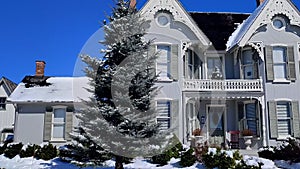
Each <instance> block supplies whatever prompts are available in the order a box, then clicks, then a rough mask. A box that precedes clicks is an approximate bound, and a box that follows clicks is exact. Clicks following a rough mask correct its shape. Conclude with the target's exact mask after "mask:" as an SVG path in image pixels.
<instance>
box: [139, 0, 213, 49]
mask: <svg viewBox="0 0 300 169" xmlns="http://www.w3.org/2000/svg"><path fill="white" fill-rule="evenodd" d="M161 10H165V11H169V12H170V13H172V15H173V17H174V20H175V21H177V22H181V23H184V24H185V25H186V26H188V27H189V28H190V29H191V30H192V31H193V32H194V33H195V35H196V37H197V38H198V39H199V41H200V42H201V43H202V44H203V45H204V46H209V45H210V44H211V41H210V40H209V38H207V36H206V35H205V33H203V32H202V30H201V29H199V27H198V26H197V24H196V23H195V21H194V20H193V18H192V17H191V16H190V15H189V13H188V12H187V11H186V10H185V8H184V7H183V5H182V4H181V3H180V1H179V0H148V1H147V2H146V3H145V4H144V6H143V7H142V8H141V10H140V12H141V13H142V14H143V16H144V17H145V18H146V19H150V20H151V19H154V16H155V14H156V12H158V11H161Z"/></svg>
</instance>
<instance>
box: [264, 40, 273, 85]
mask: <svg viewBox="0 0 300 169" xmlns="http://www.w3.org/2000/svg"><path fill="white" fill-rule="evenodd" d="M265 54H266V56H265V57H266V73H267V80H268V81H273V80H274V65H273V48H272V47H271V46H266V47H265Z"/></svg>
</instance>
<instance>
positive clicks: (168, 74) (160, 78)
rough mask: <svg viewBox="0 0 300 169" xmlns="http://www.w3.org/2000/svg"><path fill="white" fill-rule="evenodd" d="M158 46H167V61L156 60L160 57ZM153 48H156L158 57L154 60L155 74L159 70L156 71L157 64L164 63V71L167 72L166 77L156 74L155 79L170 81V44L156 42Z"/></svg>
mask: <svg viewBox="0 0 300 169" xmlns="http://www.w3.org/2000/svg"><path fill="white" fill-rule="evenodd" d="M159 46H166V47H169V51H168V52H169V53H168V55H167V63H159V62H158V60H159V57H161V55H160V53H159V50H158V48H159ZM155 49H156V52H158V58H157V59H156V61H155V70H156V74H157V75H159V74H160V73H161V72H159V71H158V64H166V67H167V70H166V73H167V76H166V77H164V76H163V77H161V76H158V77H157V80H158V81H172V79H170V77H171V57H172V56H171V55H172V51H171V50H172V49H171V44H169V43H157V44H155Z"/></svg>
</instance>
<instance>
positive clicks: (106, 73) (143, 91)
mask: <svg viewBox="0 0 300 169" xmlns="http://www.w3.org/2000/svg"><path fill="white" fill-rule="evenodd" d="M129 4H133V3H130V2H128V1H125V0H118V1H117V3H116V7H114V8H113V14H112V15H111V16H110V17H109V24H106V25H104V33H105V39H104V41H103V42H102V43H103V44H104V46H105V47H106V49H104V50H103V52H104V53H105V55H104V57H103V59H102V60H99V59H97V58H93V57H90V56H83V57H82V58H83V61H84V62H85V63H86V64H87V67H86V69H85V73H86V75H87V76H88V77H89V78H90V80H91V81H90V87H88V89H87V90H89V91H90V92H93V93H94V96H95V97H94V98H91V100H89V101H84V102H85V104H86V106H85V108H84V109H80V110H77V111H78V112H79V114H78V118H79V119H80V121H81V122H80V126H81V127H82V128H83V129H84V131H85V133H86V137H88V138H90V139H91V140H92V141H93V142H95V143H96V144H98V145H99V146H101V147H102V148H104V149H105V150H108V151H110V152H111V153H112V154H114V155H115V157H116V168H123V165H122V160H123V157H131V158H132V157H138V156H140V157H150V156H152V155H155V154H159V153H161V152H162V151H164V150H165V149H166V148H170V147H172V145H174V144H175V142H173V140H174V136H173V134H172V132H171V131H167V132H166V131H159V128H158V127H159V126H158V125H157V124H156V111H155V107H154V102H153V97H154V96H155V91H157V89H156V87H155V80H156V75H155V73H154V72H155V70H153V65H154V63H155V59H156V55H155V53H154V52H153V50H151V49H152V48H151V47H150V44H151V41H146V40H144V35H145V29H144V27H145V26H144V24H145V23H146V21H145V20H144V19H143V18H142V16H141V15H140V14H139V12H138V11H137V10H136V8H135V6H132V5H129Z"/></svg>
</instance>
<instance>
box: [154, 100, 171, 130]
mask: <svg viewBox="0 0 300 169" xmlns="http://www.w3.org/2000/svg"><path fill="white" fill-rule="evenodd" d="M159 102H161V103H165V104H168V116H159V112H158V109H157V108H158V103H159ZM155 104H156V106H155V107H156V112H157V113H158V114H157V116H156V123H157V124H159V121H160V120H167V121H168V124H169V126H168V129H169V128H170V127H171V100H156V102H155ZM168 129H161V128H160V130H161V131H166V130H168Z"/></svg>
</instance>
